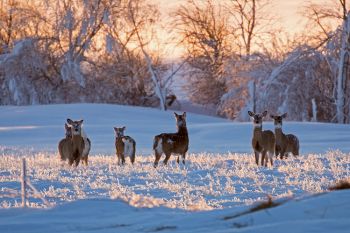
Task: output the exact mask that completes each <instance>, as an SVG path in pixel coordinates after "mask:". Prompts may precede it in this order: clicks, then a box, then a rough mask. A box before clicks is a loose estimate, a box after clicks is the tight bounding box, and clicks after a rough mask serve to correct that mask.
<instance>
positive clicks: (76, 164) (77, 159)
mask: <svg viewBox="0 0 350 233" xmlns="http://www.w3.org/2000/svg"><path fill="white" fill-rule="evenodd" d="M79 163H80V159H79V158H76V159H75V166H76V167H78V165H79Z"/></svg>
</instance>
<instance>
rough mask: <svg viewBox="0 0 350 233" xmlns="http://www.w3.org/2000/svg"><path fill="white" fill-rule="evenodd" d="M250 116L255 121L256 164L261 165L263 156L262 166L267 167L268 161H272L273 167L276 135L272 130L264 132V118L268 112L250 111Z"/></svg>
mask: <svg viewBox="0 0 350 233" xmlns="http://www.w3.org/2000/svg"><path fill="white" fill-rule="evenodd" d="M248 114H249V116H250V117H251V118H252V120H253V137H252V148H253V151H254V155H255V163H256V164H257V165H259V157H260V154H261V165H262V166H267V163H268V160H270V163H271V166H273V154H274V152H275V135H274V134H273V132H272V131H271V130H262V122H263V118H264V117H265V116H266V115H267V111H264V112H263V113H261V114H260V113H254V112H251V111H248Z"/></svg>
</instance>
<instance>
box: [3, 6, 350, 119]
mask: <svg viewBox="0 0 350 233" xmlns="http://www.w3.org/2000/svg"><path fill="white" fill-rule="evenodd" d="M272 5H273V1H272V0H271V1H269V0H259V1H257V0H228V1H218V0H205V1H200V0H187V1H186V2H184V3H183V4H182V5H179V6H178V7H177V8H176V9H173V10H172V11H171V13H170V14H169V15H168V16H167V17H168V18H169V21H170V23H167V25H166V28H165V29H164V30H165V31H167V32H171V33H173V35H174V37H173V39H172V41H167V42H172V43H176V44H178V46H180V47H181V48H182V49H183V50H184V52H183V55H182V57H181V59H179V60H177V61H172V59H168V58H169V56H168V57H167V59H165V58H164V57H165V56H163V52H164V51H163V50H162V47H164V46H165V45H163V44H159V43H165V42H163V41H162V40H159V38H161V37H162V36H164V35H163V34H162V33H164V32H160V30H159V29H158V28H159V25H160V24H161V21H162V20H163V19H164V16H163V18H161V17H160V9H159V8H158V6H156V5H152V1H149V0H77V1H68V0H63V1H58V0H41V1H38V0H32V1H20V0H17V1H16V0H8V1H6V0H5V1H2V6H1V9H0V54H1V55H0V89H1V90H0V91H1V93H0V104H16V105H24V104H43V103H71V102H105V103H119V104H130V105H142V106H160V107H161V109H163V110H164V109H166V107H167V100H168V99H170V100H172V101H173V100H174V99H173V98H168V97H170V96H172V91H171V84H172V82H173V78H174V75H175V74H176V73H177V71H179V70H181V75H182V76H183V78H184V79H185V81H184V83H185V88H186V92H187V93H188V96H189V98H190V100H191V101H192V102H193V103H196V104H201V105H205V106H212V107H214V108H216V109H217V114H218V115H220V116H223V117H227V118H231V119H236V120H247V119H248V118H249V117H248V115H247V110H253V111H257V112H259V111H263V110H268V111H269V112H274V113H283V112H288V116H289V119H293V120H299V121H325V122H339V123H349V122H350V91H349V87H350V81H349V72H350V71H349V69H348V65H349V64H350V59H349V57H350V56H349V54H348V51H350V49H349V41H350V39H349V35H350V22H349V21H350V19H349V17H348V5H349V4H348V3H347V1H346V0H337V1H329V4H328V5H327V4H322V5H317V4H308V5H305V6H304V8H303V9H304V16H305V17H306V18H307V19H308V24H307V27H306V29H305V31H304V32H301V33H300V35H296V36H294V37H291V36H289V35H288V34H287V33H285V32H284V31H283V29H282V28H280V27H279V26H278V24H277V22H278V18H277V17H275V16H273V15H272V13H271V12H273V11H272V10H271V8H272ZM334 25H336V26H335V27H334ZM164 30H163V31H164ZM159 41H160V42H159ZM157 43H158V44H157ZM154 44H157V46H154ZM170 58H171V57H170ZM170 61H172V62H170Z"/></svg>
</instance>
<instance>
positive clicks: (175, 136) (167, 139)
mask: <svg viewBox="0 0 350 233" xmlns="http://www.w3.org/2000/svg"><path fill="white" fill-rule="evenodd" d="M174 114H175V118H176V126H177V132H176V133H162V134H159V135H157V136H155V137H154V143H153V150H154V153H155V161H154V167H157V165H158V162H159V160H160V158H161V156H162V154H163V153H164V154H165V159H164V164H167V163H168V160H169V158H170V156H171V154H178V156H182V163H183V164H185V158H186V153H187V151H188V144H189V138H188V132H187V126H186V112H184V113H183V114H182V115H178V114H176V113H175V112H174ZM179 161H180V158H179V157H178V158H177V163H179Z"/></svg>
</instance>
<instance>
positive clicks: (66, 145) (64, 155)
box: [58, 123, 72, 162]
mask: <svg viewBox="0 0 350 233" xmlns="http://www.w3.org/2000/svg"><path fill="white" fill-rule="evenodd" d="M64 128H65V131H66V137H65V138H63V139H62V140H61V141H60V142H59V143H58V153H59V154H60V159H61V161H62V162H63V161H66V160H67V159H68V160H69V158H70V157H71V154H72V130H71V128H70V127H69V126H68V125H67V124H66V123H65V124H64Z"/></svg>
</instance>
